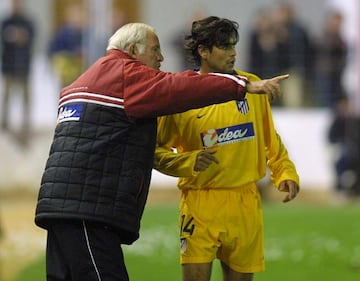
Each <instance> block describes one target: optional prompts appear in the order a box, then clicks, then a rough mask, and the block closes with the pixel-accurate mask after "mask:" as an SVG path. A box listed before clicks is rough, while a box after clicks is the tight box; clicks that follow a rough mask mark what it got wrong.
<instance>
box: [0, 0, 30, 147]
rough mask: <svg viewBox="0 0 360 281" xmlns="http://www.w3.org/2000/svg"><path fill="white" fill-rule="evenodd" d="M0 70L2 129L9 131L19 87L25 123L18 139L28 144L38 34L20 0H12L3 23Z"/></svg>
mask: <svg viewBox="0 0 360 281" xmlns="http://www.w3.org/2000/svg"><path fill="white" fill-rule="evenodd" d="M0 28H1V46H0V49H1V71H2V76H3V82H4V95H3V101H2V103H1V117H2V118H1V129H2V130H4V131H8V130H10V129H11V128H10V121H9V118H10V111H9V109H10V100H11V95H12V94H14V93H15V90H17V88H16V87H18V88H19V89H20V90H21V91H22V101H23V108H22V124H21V132H20V134H19V135H18V138H17V139H18V140H19V142H20V143H21V144H22V145H26V144H27V142H28V140H29V134H30V81H29V80H30V79H29V76H30V68H31V59H32V50H33V43H34V37H35V27H34V24H33V21H32V20H31V19H30V18H29V17H28V16H26V15H25V13H24V11H23V8H22V3H21V1H19V0H13V1H12V2H11V14H10V15H9V16H8V17H6V18H5V19H4V20H3V21H2V23H1V27H0Z"/></svg>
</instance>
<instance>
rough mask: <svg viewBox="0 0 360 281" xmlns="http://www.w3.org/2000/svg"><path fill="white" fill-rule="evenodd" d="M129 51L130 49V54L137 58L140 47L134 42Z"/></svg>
mask: <svg viewBox="0 0 360 281" xmlns="http://www.w3.org/2000/svg"><path fill="white" fill-rule="evenodd" d="M128 50H129V51H128V53H129V55H130V56H132V57H133V58H136V56H137V54H138V52H139V51H138V49H137V47H136V44H135V43H134V44H131V45H130V46H129V49H128Z"/></svg>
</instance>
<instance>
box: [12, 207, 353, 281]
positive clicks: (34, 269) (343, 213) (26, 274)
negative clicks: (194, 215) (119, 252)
mask: <svg viewBox="0 0 360 281" xmlns="http://www.w3.org/2000/svg"><path fill="white" fill-rule="evenodd" d="M359 214H360V206H359V205H355V204H353V205H342V206H324V205H320V206H316V205H307V204H300V203H299V204H293V203H289V204H281V203H279V204H265V205H264V222H265V259H266V271H265V272H261V273H257V274H256V275H255V278H254V280H255V281H265V280H286V281H289V280H291V281H304V280H326V281H338V280H342V281H354V280H360V279H359V278H360V215H359ZM178 251H179V250H178V230H177V206H174V205H168V206H166V205H162V206H148V207H147V209H146V210H145V213H144V217H143V221H142V230H141V237H140V239H139V240H138V241H137V242H136V243H135V244H133V245H131V246H125V247H124V252H125V257H126V263H127V267H128V271H129V275H130V278H131V280H146V281H155V280H156V281H158V280H159V279H162V280H172V281H180V280H181V271H180V265H179V257H178ZM44 268H45V266H44V259H43V258H39V260H37V261H35V262H34V263H33V264H31V265H29V266H28V267H27V268H25V270H24V271H22V272H21V273H20V274H19V275H18V276H17V278H16V279H15V280H14V281H33V280H38V281H42V280H45V277H44V276H45V275H44V272H45V271H44ZM215 280H221V272H220V269H219V265H218V262H216V263H215V264H214V268H213V276H212V281H215Z"/></svg>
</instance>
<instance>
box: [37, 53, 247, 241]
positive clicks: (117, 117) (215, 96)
mask: <svg viewBox="0 0 360 281" xmlns="http://www.w3.org/2000/svg"><path fill="white" fill-rule="evenodd" d="M222 76H223V75H221V76H220V77H219V76H215V75H198V74H197V73H195V72H193V71H187V72H183V73H177V74H172V73H166V72H161V71H158V70H154V69H151V68H148V67H147V66H145V65H144V64H142V63H140V62H139V61H136V60H134V59H132V58H131V57H130V56H128V55H127V54H125V53H123V52H121V51H119V50H111V51H109V52H108V53H107V54H106V55H105V56H104V57H103V58H101V59H99V60H98V61H97V62H96V63H95V64H94V65H92V66H91V67H90V68H89V69H88V70H87V71H86V72H85V73H84V74H83V75H81V76H80V77H79V78H78V79H77V80H76V81H75V82H74V83H72V84H71V85H70V86H68V87H66V88H64V89H63V90H62V92H61V96H60V100H59V112H58V122H57V126H56V129H55V135H54V139H53V142H52V145H51V148H50V153H49V157H48V160H47V163H46V167H45V171H44V173H43V176H42V180H41V187H40V191H39V196H38V203H37V207H36V215H35V223H36V224H37V225H38V226H40V227H43V228H47V226H48V225H50V224H51V223H52V222H53V221H54V220H58V219H61V220H64V219H65V220H87V221H92V222H97V223H102V224H105V225H107V226H109V227H111V228H113V229H114V230H115V231H116V232H118V233H119V234H120V236H121V237H122V242H123V243H124V244H130V243H132V242H134V241H135V240H136V239H137V238H138V236H139V228H140V220H141V217H142V213H143V210H144V206H145V203H146V199H147V194H148V190H149V185H150V179H151V171H152V167H153V156H154V150H155V145H156V125H157V123H156V117H157V116H160V115H165V114H172V113H176V112H182V111H185V110H188V109H191V108H195V107H202V106H205V105H208V104H212V103H219V102H225V101H229V100H232V99H241V98H243V97H244V87H245V81H246V79H245V80H244V79H243V78H242V77H231V78H232V79H229V78H228V77H227V76H225V77H222ZM195 93H196V95H195Z"/></svg>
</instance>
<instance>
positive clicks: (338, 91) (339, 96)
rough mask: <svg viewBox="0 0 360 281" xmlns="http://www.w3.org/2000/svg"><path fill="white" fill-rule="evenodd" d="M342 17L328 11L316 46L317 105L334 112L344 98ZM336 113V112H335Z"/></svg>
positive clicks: (345, 53) (344, 48)
mask: <svg viewBox="0 0 360 281" xmlns="http://www.w3.org/2000/svg"><path fill="white" fill-rule="evenodd" d="M342 23H343V16H342V15H341V14H340V13H339V12H337V11H330V12H329V13H328V14H327V16H326V19H325V22H324V28H323V33H322V35H321V37H320V39H319V40H318V41H317V44H316V89H317V93H318V99H317V104H318V105H320V106H326V107H330V108H331V109H333V110H335V111H336V109H335V107H336V106H337V103H338V102H340V101H341V102H342V100H343V99H344V98H345V96H346V94H345V90H344V87H343V85H342V77H343V72H344V69H345V64H346V57H347V45H346V42H345V41H344V39H343V36H342V34H341V28H342ZM335 113H336V112H335Z"/></svg>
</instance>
